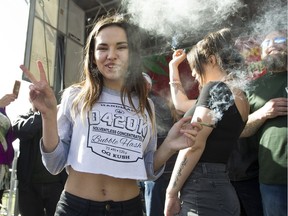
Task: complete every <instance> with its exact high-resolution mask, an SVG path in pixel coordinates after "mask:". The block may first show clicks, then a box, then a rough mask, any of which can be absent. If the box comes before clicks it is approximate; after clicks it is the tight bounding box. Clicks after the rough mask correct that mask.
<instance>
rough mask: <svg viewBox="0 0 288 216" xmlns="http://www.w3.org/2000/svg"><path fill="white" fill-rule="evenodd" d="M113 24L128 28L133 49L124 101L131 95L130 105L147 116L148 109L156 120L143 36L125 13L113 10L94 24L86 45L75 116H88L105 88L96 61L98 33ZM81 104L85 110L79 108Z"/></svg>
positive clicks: (129, 42)
mask: <svg viewBox="0 0 288 216" xmlns="http://www.w3.org/2000/svg"><path fill="white" fill-rule="evenodd" d="M109 26H118V27H120V28H122V29H123V30H124V31H125V32H126V36H127V40H128V49H129V64H128V71H127V73H126V77H125V82H124V85H123V86H122V89H121V101H122V103H123V104H124V98H125V97H126V96H127V98H128V101H129V103H130V105H131V106H132V107H133V109H134V110H135V111H136V112H137V113H140V114H141V115H142V116H143V117H144V111H145V109H147V111H148V114H149V117H150V119H151V121H152V122H154V116H153V113H152V108H151V106H150V103H149V101H148V99H147V91H148V90H147V89H146V84H145V80H144V78H143V76H142V71H143V70H142V69H143V68H142V60H141V53H140V51H141V49H140V43H141V37H140V35H139V32H140V31H139V29H138V27H137V26H135V25H133V24H132V23H130V22H129V20H128V18H125V17H124V16H123V15H121V14H113V15H107V16H103V17H101V18H100V19H98V20H97V22H96V23H95V25H94V26H93V28H92V30H91V32H90V34H89V36H88V38H87V41H86V45H85V48H84V61H83V72H82V75H81V81H80V82H79V83H76V84H74V85H73V87H76V88H80V92H79V93H78V94H77V96H76V97H75V99H74V101H73V104H72V112H73V113H74V115H73V116H75V115H76V114H79V113H80V114H81V116H82V117H84V115H85V113H86V112H87V111H89V110H91V109H92V107H93V105H94V104H95V103H97V101H98V100H99V97H100V95H101V93H102V90H103V75H102V74H101V73H100V71H99V70H98V68H97V65H96V64H95V63H94V61H93V60H94V50H95V37H96V36H97V35H98V34H99V32H100V31H101V30H102V29H104V28H106V27H109ZM135 95H136V96H137V97H138V98H139V107H136V106H135V104H133V100H132V96H135ZM79 105H81V110H79V108H80V106H79Z"/></svg>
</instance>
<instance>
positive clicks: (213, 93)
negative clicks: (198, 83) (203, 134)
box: [185, 82, 246, 164]
mask: <svg viewBox="0 0 288 216" xmlns="http://www.w3.org/2000/svg"><path fill="white" fill-rule="evenodd" d="M197 106H204V107H206V108H208V109H210V110H211V111H212V110H213V111H214V113H215V115H214V117H215V118H216V128H214V129H213V130H212V132H211V134H210V135H209V136H208V138H207V141H206V146H205V150H204V152H203V154H202V156H201V158H200V160H199V162H208V163H225V164H226V163H227V161H228V158H229V156H230V154H231V151H232V149H233V146H234V145H235V143H236V142H237V140H238V138H239V136H240V134H241V132H242V130H243V128H244V126H245V124H246V122H243V120H242V118H241V115H240V113H239V111H238V109H237V107H236V105H235V102H234V98H233V94H232V92H231V91H230V89H229V87H228V86H227V85H226V84H225V83H223V82H209V83H207V84H206V85H205V86H204V87H203V89H202V90H201V93H200V95H199V97H198V100H197V102H196V105H195V106H194V107H193V108H191V109H190V110H189V111H187V113H186V114H185V116H189V115H193V114H194V111H195V109H196V107H197Z"/></svg>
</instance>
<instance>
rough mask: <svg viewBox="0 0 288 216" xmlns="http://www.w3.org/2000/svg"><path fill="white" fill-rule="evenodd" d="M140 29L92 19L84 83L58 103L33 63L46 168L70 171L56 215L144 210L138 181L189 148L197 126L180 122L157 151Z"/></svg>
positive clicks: (119, 20) (116, 19)
mask: <svg viewBox="0 0 288 216" xmlns="http://www.w3.org/2000/svg"><path fill="white" fill-rule="evenodd" d="M137 35H139V29H138V28H136V26H134V25H133V24H131V23H130V22H129V20H127V19H126V18H125V17H123V16H122V15H118V14H115V15H110V16H109V15H108V16H104V17H101V18H100V19H99V20H97V23H96V24H95V25H94V27H93V29H92V31H91V32H90V34H89V36H88V39H87V43H86V46H85V57H84V65H83V74H82V78H83V79H82V80H81V81H80V82H79V83H76V84H74V85H72V86H70V87H69V88H67V89H65V91H64V93H63V95H62V99H61V103H60V107H59V110H58V114H57V100H56V97H55V95H54V92H53V90H52V89H51V88H50V87H49V83H48V82H47V79H46V76H45V71H44V69H43V65H42V63H41V62H38V69H39V73H40V80H36V79H35V77H34V75H33V74H32V73H31V72H30V71H29V70H28V69H27V68H26V67H24V66H23V65H21V66H20V68H21V69H22V70H23V72H24V73H25V75H26V76H27V77H28V78H29V79H30V80H31V82H32V84H31V86H30V100H31V101H32V104H33V105H34V106H35V107H36V108H37V109H38V110H39V111H40V112H41V115H42V125H43V137H42V139H41V152H42V158H43V161H44V165H45V166H46V168H47V169H48V170H49V171H50V172H51V173H53V174H57V173H59V172H61V171H62V170H63V169H64V168H66V169H67V171H68V178H67V181H66V184H65V189H64V191H63V193H62V194H61V197H60V200H59V202H58V204H57V209H56V212H55V216H64V215H69V216H71V215H82V216H85V215H97V216H101V215H103V216H104V215H109V216H121V215H123V216H124V215H125V216H136V215H137V216H140V215H143V210H142V201H141V196H140V189H139V186H138V180H148V179H149V180H155V179H156V178H158V177H159V176H160V175H161V174H162V173H163V170H164V166H165V162H166V161H167V160H168V159H169V158H170V157H171V156H172V155H173V154H175V153H176V152H177V151H178V150H180V149H183V148H187V147H191V146H192V145H193V144H194V140H195V137H196V136H197V134H198V133H199V132H198V131H200V130H201V129H202V126H201V125H200V124H199V123H198V122H193V123H191V117H186V118H182V119H180V120H179V121H178V122H177V123H175V124H174V125H173V127H172V128H171V129H170V131H169V133H168V136H167V137H166V139H165V140H164V142H163V143H162V144H161V146H160V148H159V149H157V150H156V147H157V143H156V139H157V134H156V125H155V119H154V118H155V113H154V106H153V102H152V101H151V100H150V99H148V98H147V89H146V84H145V82H144V78H143V75H142V65H141V62H142V61H141V55H140V50H139V49H140V47H139V45H140V44H139V37H137Z"/></svg>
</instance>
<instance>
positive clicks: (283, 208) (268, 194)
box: [260, 183, 287, 216]
mask: <svg viewBox="0 0 288 216" xmlns="http://www.w3.org/2000/svg"><path fill="white" fill-rule="evenodd" d="M260 191H261V196H262V203H263V211H264V216H287V185H267V184H261V183H260Z"/></svg>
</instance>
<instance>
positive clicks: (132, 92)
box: [0, 14, 288, 216]
mask: <svg viewBox="0 0 288 216" xmlns="http://www.w3.org/2000/svg"><path fill="white" fill-rule="evenodd" d="M139 32H140V31H139V27H138V26H136V25H135V24H132V23H131V22H129V19H128V18H126V17H125V16H123V15H120V14H114V15H108V16H106V17H102V18H101V19H99V20H97V22H96V24H95V25H94V27H93V29H92V30H91V32H90V33H89V35H88V38H87V41H86V45H85V47H84V60H83V70H82V71H83V72H82V76H81V80H79V82H77V83H75V84H73V85H71V86H69V87H67V88H66V89H64V90H63V92H62V97H61V101H60V104H59V103H58V102H57V99H56V97H55V93H54V91H53V89H52V88H51V87H50V86H49V83H48V82H47V79H46V75H45V70H44V68H43V65H42V63H41V62H40V61H39V62H37V64H38V70H39V77H40V78H39V80H38V79H36V78H35V76H34V75H33V74H34V73H31V72H30V71H29V70H28V69H27V68H26V67H25V66H24V65H21V66H20V68H21V70H22V71H23V73H24V75H25V76H26V77H27V78H28V79H29V80H30V81H31V85H30V92H29V101H30V102H31V105H32V108H31V110H29V111H28V113H19V116H18V117H17V118H16V120H15V121H13V122H11V121H10V119H9V117H8V116H7V114H6V107H7V106H9V104H10V103H12V102H13V101H14V100H16V99H17V95H15V94H13V93H11V94H9V93H8V94H6V95H4V96H3V97H2V98H1V99H0V111H1V113H0V114H1V115H0V117H1V119H0V120H1V121H0V126H1V133H0V138H1V145H0V156H1V157H0V171H1V172H0V197H2V194H3V192H4V191H5V190H7V189H9V181H10V179H9V178H10V176H9V168H10V167H11V163H12V160H13V158H14V150H13V146H12V143H13V141H14V140H15V139H19V141H20V142H19V143H20V145H19V146H20V154H19V158H18V161H17V179H18V181H19V184H18V191H19V200H18V205H19V211H20V214H21V216H42V215H43V216H52V215H55V216H64V215H68V216H72V215H83V216H84V215H87V216H88V215H97V216H101V215H103V216H104V215H105V216H106V215H109V216H121V215H123V216H124V215H125V216H143V215H144V214H145V215H147V216H161V215H165V216H174V215H179V216H188V215H189V216H192V215H193V216H211V215H213V216H214V215H215V216H217V215H219V216H225V215H227V216H228V215H229V216H231V215H235V216H240V215H241V216H262V215H263V216H272V215H277V216H285V215H287V104H288V103H287V102H288V101H287V32H286V31H285V30H284V31H283V30H273V31H271V32H267V35H266V36H265V37H264V39H263V42H262V43H261V50H262V54H261V58H262V61H263V64H264V65H265V67H266V70H267V73H266V74H265V75H263V76H261V77H259V78H257V79H255V80H249V79H247V80H243V76H239V73H242V74H243V73H246V71H247V65H246V64H245V61H244V59H243V56H241V53H240V52H239V50H238V49H237V47H236V46H235V38H236V36H234V35H233V34H232V31H231V29H229V28H223V29H220V30H218V31H214V32H209V33H208V34H207V35H206V36H205V37H203V39H202V40H200V41H199V42H198V43H197V44H195V45H194V46H192V47H191V48H190V49H189V50H188V51H185V50H182V49H179V50H176V51H175V52H174V53H173V55H172V59H171V61H170V62H169V78H170V82H169V86H170V95H171V97H170V98H163V97H161V96H160V95H159V94H157V92H155V91H153V79H152V78H151V77H150V76H149V75H148V74H147V73H143V67H142V64H141V63H142V61H141V57H142V56H141V50H140V49H141V46H140V44H139ZM184 60H187V61H188V63H189V67H190V69H191V75H192V76H191V83H192V80H196V81H197V82H198V84H199V95H198V97H197V99H190V98H189V97H188V96H187V94H186V92H185V90H184V88H183V86H182V80H181V70H180V69H179V65H180V64H181V63H182V62H183V61H184ZM186 82H189V81H187V80H186ZM244 82H245V83H249V85H248V84H247V85H244ZM235 83H238V84H239V83H241V84H243V86H242V85H236V84H235ZM247 86H249V88H247ZM251 86H252V87H251ZM242 87H243V88H242ZM139 183H140V184H139ZM142 183H143V184H142ZM139 185H142V187H143V188H142V189H143V190H144V194H142V195H141V188H140V187H139ZM143 198H144V199H145V204H143V202H142V199H143ZM0 201H1V200H0ZM0 204H1V203H0ZM143 205H144V206H143Z"/></svg>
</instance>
